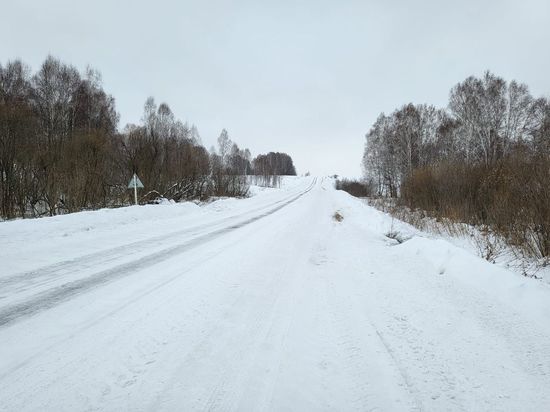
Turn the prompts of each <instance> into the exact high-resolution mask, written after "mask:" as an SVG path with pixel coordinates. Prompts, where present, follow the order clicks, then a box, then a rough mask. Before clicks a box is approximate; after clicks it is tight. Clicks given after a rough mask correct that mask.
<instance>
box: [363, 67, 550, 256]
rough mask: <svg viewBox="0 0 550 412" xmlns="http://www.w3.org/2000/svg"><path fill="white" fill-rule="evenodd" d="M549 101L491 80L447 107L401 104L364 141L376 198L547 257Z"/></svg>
mask: <svg viewBox="0 0 550 412" xmlns="http://www.w3.org/2000/svg"><path fill="white" fill-rule="evenodd" d="M549 149H550V101H549V100H548V99H547V98H535V97H533V96H532V95H531V94H530V92H529V89H528V87H527V86H526V85H525V84H522V83H519V82H516V81H511V82H507V81H505V80H504V79H503V78H501V77H499V76H496V75H495V74H493V73H491V72H486V73H485V74H484V75H483V76H481V77H480V78H478V77H474V76H471V77H468V78H467V79H466V80H464V81H462V82H460V83H458V84H457V85H456V86H454V87H453V88H452V90H451V91H450V94H449V102H448V106H447V108H444V109H443V108H436V107H434V106H432V105H426V104H422V105H414V104H406V105H404V106H402V107H401V108H399V109H397V110H395V111H394V112H393V113H391V114H389V115H386V114H383V113H382V114H381V115H380V116H379V117H378V119H377V120H376V122H375V123H374V125H373V126H372V127H371V129H370V130H369V132H368V133H367V135H366V145H365V150H364V154H363V168H364V173H365V177H366V180H367V181H368V183H369V185H370V186H371V189H372V190H373V191H374V192H375V193H376V194H378V195H379V196H389V197H397V198H399V200H400V202H401V203H402V204H403V205H406V206H408V207H410V208H413V209H422V210H425V211H427V212H428V213H430V214H431V215H434V216H436V217H448V218H451V219H453V220H455V221H460V222H466V223H470V224H475V225H487V226H489V227H490V228H491V229H492V230H495V231H497V232H498V233H499V234H501V235H503V236H504V237H505V238H506V239H507V240H508V241H509V242H510V243H511V244H514V245H521V247H523V248H524V249H525V250H526V251H527V252H528V253H529V254H530V255H533V256H539V257H548V256H550V183H549V182H550V151H549Z"/></svg>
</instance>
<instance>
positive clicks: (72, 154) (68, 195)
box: [0, 56, 295, 219]
mask: <svg viewBox="0 0 550 412" xmlns="http://www.w3.org/2000/svg"><path fill="white" fill-rule="evenodd" d="M118 122H119V115H118V113H117V111H116V107H115V99H114V97H113V96H111V95H109V94H108V93H107V92H106V91H105V90H104V89H103V86H102V81H101V75H100V73H99V72H98V71H97V70H94V69H91V68H87V69H86V70H84V71H83V72H79V71H78V70H77V69H76V68H75V67H74V66H72V65H70V64H66V63H63V62H61V61H60V60H58V59H56V58H54V57H52V56H48V57H47V58H46V60H45V61H44V62H43V63H42V65H41V66H40V68H39V69H38V71H37V72H36V73H32V72H31V70H30V68H29V67H28V66H27V65H26V64H24V63H23V62H22V61H20V60H14V61H9V62H7V64H5V65H2V64H0V217H2V218H7V219H10V218H14V217H35V216H42V215H55V214H60V213H69V212H75V211H79V210H89V209H96V208H100V207H114V206H121V205H126V204H129V202H130V199H131V198H130V196H129V193H128V191H127V184H128V181H129V180H130V177H131V176H132V174H133V173H137V174H138V175H139V177H140V178H141V180H142V181H143V183H144V186H145V190H144V192H143V193H142V195H141V202H154V201H155V200H157V199H159V198H161V197H164V198H170V199H174V200H176V201H180V200H186V199H207V198H209V197H210V196H245V195H246V194H247V191H248V181H247V178H246V175H255V174H258V175H261V176H266V175H270V174H273V173H279V174H295V170H294V166H293V165H292V159H291V158H290V156H288V155H286V154H276V156H275V159H277V160H276V161H272V162H271V163H270V165H274V166H276V167H271V168H269V167H265V161H264V160H263V159H264V157H265V156H268V157H269V158H272V157H273V156H271V155H272V154H271V153H270V154H268V155H259V156H258V157H257V158H256V159H252V156H251V153H250V151H249V150H248V149H241V148H239V146H238V145H237V144H236V143H234V142H233V141H231V139H230V138H229V134H228V132H227V131H226V130H225V129H224V130H223V131H222V132H221V134H220V137H219V138H218V147H217V148H211V150H210V151H208V150H207V149H205V147H204V146H203V145H202V142H201V138H200V134H199V132H198V129H197V127H196V126H194V125H191V126H190V125H189V124H187V123H184V122H182V121H180V120H179V119H177V118H176V117H175V116H174V114H173V113H172V111H171V109H170V107H169V106H168V104H166V103H161V104H157V103H156V102H155V100H154V99H153V98H152V97H151V98H148V99H147V101H146V102H145V105H144V112H143V117H142V119H141V121H140V123H139V124H137V125H136V124H129V125H126V126H125V127H124V129H123V130H122V131H119V130H118ZM281 159H282V160H281ZM288 161H290V165H292V168H289V167H288V163H285V162H288ZM280 165H284V167H281V166H280Z"/></svg>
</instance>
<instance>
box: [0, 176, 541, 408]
mask: <svg viewBox="0 0 550 412" xmlns="http://www.w3.org/2000/svg"><path fill="white" fill-rule="evenodd" d="M253 193H254V196H253V197H251V198H248V199H222V200H218V201H216V202H213V203H210V204H208V205H202V206H197V205H194V204H170V203H168V204H162V205H155V206H143V207H128V208H122V209H111V210H100V211H95V212H85V213H75V214H72V215H67V216H59V217H53V218H43V219H37V220H19V221H11V222H3V223H0V262H1V267H0V410H3V411H4V410H5V411H77V410H78V411H81V410H108V411H120V410H132V411H134V410H135V411H142V410H151V411H158V410H164V411H174V410H181V411H188V410H239V411H256V410H272V411H281V410H289V411H317V410H337V411H348V410H361V411H364V410H391V411H410V410H427V411H443V410H452V411H453V410H457V411H458V410H468V411H495V410H505V411H511V410H522V411H543V410H550V288H549V287H548V285H547V284H543V283H541V282H538V281H536V280H533V279H528V278H522V277H520V276H518V275H516V274H513V273H511V272H509V271H507V270H505V269H503V268H500V267H497V266H495V265H491V264H489V263H488V262H485V261H483V260H481V259H480V258H478V257H476V256H474V255H473V254H471V253H470V252H468V251H465V250H464V249H461V248H459V247H457V246H453V245H452V244H450V243H448V242H446V241H444V240H441V239H433V238H431V237H429V236H428V235H425V234H423V233H421V232H418V231H416V230H414V229H413V228H411V227H409V226H407V225H405V224H403V223H400V222H397V221H392V219H391V218H390V217H388V216H386V215H384V214H383V213H380V212H378V211H376V210H374V209H372V208H370V207H368V206H367V205H365V204H364V203H363V202H361V201H359V200H357V199H354V198H352V197H351V196H349V195H348V194H346V193H344V192H340V191H335V190H334V188H333V182H332V181H331V180H330V179H322V178H296V179H286V180H285V181H284V184H283V187H282V188H281V189H265V190H260V189H258V188H255V189H254V191H253ZM336 213H339V214H340V216H341V217H342V218H343V219H335V218H334V217H335V214H336ZM339 220H340V221H339ZM390 231H393V232H399V236H398V238H399V239H400V240H401V241H402V243H399V242H398V241H396V240H394V239H390V238H389V237H387V236H386V234H388V232H390Z"/></svg>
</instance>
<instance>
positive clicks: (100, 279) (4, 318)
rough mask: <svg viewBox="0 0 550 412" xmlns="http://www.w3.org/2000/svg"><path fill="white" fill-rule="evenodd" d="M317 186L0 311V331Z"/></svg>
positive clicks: (204, 240)
mask: <svg viewBox="0 0 550 412" xmlns="http://www.w3.org/2000/svg"><path fill="white" fill-rule="evenodd" d="M316 183H317V179H316V178H315V179H314V180H313V182H312V183H311V185H310V186H309V187H308V188H307V189H306V190H304V191H303V192H302V193H300V194H298V195H296V196H294V197H293V198H291V199H289V200H286V201H284V202H283V203H281V204H279V205H278V206H276V207H274V208H272V209H269V210H268V211H266V212H264V213H261V214H259V215H256V216H253V217H251V218H249V219H246V220H244V221H241V222H238V223H235V224H230V225H229V226H226V227H223V228H220V229H216V230H214V231H212V232H209V233H206V234H203V235H199V236H197V237H195V238H193V239H190V240H188V241H185V242H183V243H179V244H176V245H173V246H171V247H169V248H166V249H163V250H160V251H158V252H155V253H152V254H149V255H146V256H143V257H140V258H138V259H135V260H133V261H131V262H128V263H123V264H120V265H117V266H114V267H112V268H109V269H106V270H102V271H100V272H96V273H94V274H92V275H90V276H88V277H86V278H84V279H79V280H75V281H72V282H68V283H65V284H62V285H60V286H57V287H54V288H51V289H48V290H46V291H44V292H41V293H38V294H36V295H34V296H32V297H31V298H29V299H27V300H25V301H23V302H19V303H16V304H12V305H8V306H6V307H4V308H2V309H0V327H5V326H7V325H9V324H12V323H14V322H15V321H17V320H19V319H21V318H23V317H27V316H31V315H35V314H37V313H39V312H42V311H44V310H47V309H49V308H52V307H54V306H56V305H58V304H59V303H61V302H64V301H67V300H69V299H71V298H73V297H75V296H77V295H80V294H82V293H84V292H85V291H86V290H89V289H91V288H95V287H98V286H100V285H102V284H106V283H108V282H111V281H113V280H116V279H120V278H123V277H126V276H129V275H131V274H133V273H135V272H136V271H139V270H141V269H144V268H147V267H150V266H153V265H155V264H157V263H159V262H162V261H164V260H167V259H169V258H171V257H174V256H176V255H178V254H181V253H184V252H187V251H188V250H191V249H193V248H195V247H197V246H200V245H203V244H205V243H208V242H210V241H212V240H214V239H216V238H218V237H220V236H223V235H224V234H227V233H230V232H232V231H234V230H237V229H240V228H242V227H244V226H247V225H249V224H251V223H254V222H256V221H258V220H260V219H263V218H265V217H267V216H270V215H272V214H274V213H276V212H278V211H279V210H281V209H282V208H284V207H286V206H288V205H290V204H291V203H293V202H295V201H297V200H298V199H300V198H301V197H302V196H304V195H305V194H307V193H309V192H310V191H311V190H312V189H313V187H314V186H315V184H316Z"/></svg>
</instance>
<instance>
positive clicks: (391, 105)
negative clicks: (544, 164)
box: [0, 0, 550, 176]
mask: <svg viewBox="0 0 550 412" xmlns="http://www.w3.org/2000/svg"><path fill="white" fill-rule="evenodd" d="M3 3H5V4H3V5H2V7H1V10H2V19H1V20H2V21H1V24H0V39H1V40H0V61H1V62H2V63H6V61H8V60H10V59H14V58H21V59H23V60H24V61H25V62H26V63H28V64H30V65H31V67H32V69H33V71H35V70H36V69H37V68H38V67H39V65H40V63H41V62H42V61H43V60H44V58H45V57H46V56H47V54H49V53H50V54H52V55H54V56H56V57H58V58H60V59H62V60H63V61H65V62H67V63H71V64H74V65H75V66H77V67H78V68H79V69H84V68H85V67H86V65H88V64H91V65H92V66H93V67H95V68H97V69H99V70H100V71H101V73H102V75H103V81H104V87H105V89H106V91H107V92H109V93H111V94H112V95H113V96H114V97H115V98H116V102H117V110H118V111H119V112H120V115H121V124H120V126H121V128H122V127H123V126H124V125H125V124H126V123H128V122H131V123H137V122H139V120H140V118H141V114H142V110H143V104H144V102H145V99H146V98H147V97H148V96H150V95H152V96H154V97H155V99H156V101H157V103H160V102H162V101H165V102H167V103H168V104H169V105H170V107H171V108H172V111H173V112H174V113H175V115H176V116H177V117H178V118H180V119H182V120H187V121H189V122H190V123H195V124H196V125H197V127H198V128H199V131H200V133H201V136H202V139H203V143H204V144H205V146H207V147H210V146H211V145H212V144H214V143H215V140H216V138H217V136H218V135H219V132H220V131H221V129H222V128H224V127H225V128H226V129H227V130H228V131H229V135H230V137H231V138H232V139H233V140H234V141H236V142H237V143H238V144H239V145H240V146H241V147H248V148H250V150H251V151H252V153H253V154H258V153H260V152H267V151H270V150H278V151H285V152H287V153H288V154H290V155H291V156H292V157H293V159H294V161H295V164H296V166H297V168H298V172H299V173H304V172H306V171H308V170H309V171H311V172H312V173H313V174H317V175H321V174H333V173H337V174H342V175H346V176H359V175H360V173H361V170H360V162H361V156H362V152H363V145H364V135H365V133H366V132H367V131H368V129H369V128H370V126H371V125H372V123H373V122H374V120H375V119H376V117H377V116H378V114H379V113H380V112H382V111H384V112H391V111H392V110H394V109H395V108H397V107H398V106H401V105H402V104H405V103H408V102H413V103H432V104H435V105H437V106H445V105H446V104H447V98H448V93H449V90H450V88H451V87H452V86H453V85H454V84H456V83H457V82H459V81H462V80H463V79H464V78H466V77H467V76H469V75H472V74H474V75H481V74H482V73H483V71H484V70H486V69H489V70H491V71H493V72H495V73H496V74H498V75H501V76H503V77H505V78H506V79H507V80H511V79H514V78H515V79H517V80H519V81H522V82H525V83H527V84H528V85H529V87H530V89H531V92H532V93H533V94H534V95H535V96H541V95H544V96H549V95H550V52H549V50H550V46H549V45H550V1H548V0H521V1H519V0H517V1H510V0H504V1H496V0H495V1H483V0H477V1H475V0H462V1H456V0H453V1H445V0H426V1H407V0H385V1H383V0H380V1H378V0H376V1H367V0H365V1H345V0H342V1H338V0H333V1H322V0H303V1H285V0H282V1H281V0H279V1H277V0H270V1H261V0H255V1H253V0H251V1H206V0H203V1H175V0H174V1H168V0H157V1H141V0H139V1H138V0H124V1H114V0H96V1H86V2H84V1H76V0H48V1H44V0H17V1H15V0H11V1H10V0H3Z"/></svg>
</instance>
